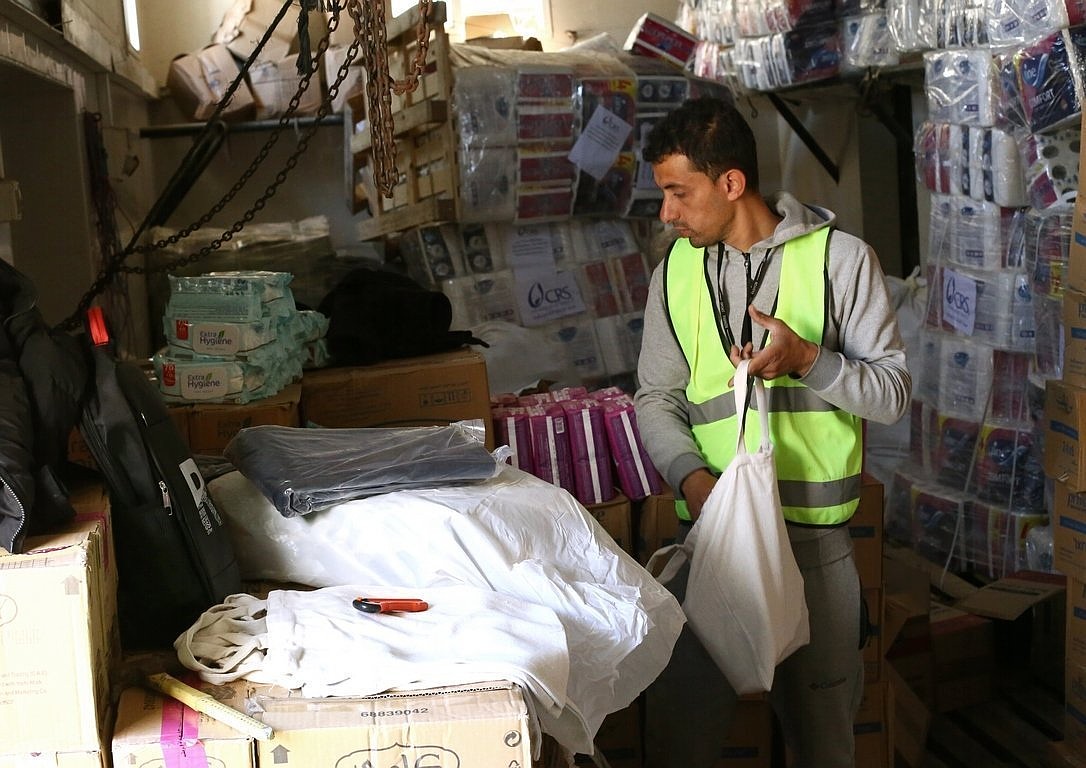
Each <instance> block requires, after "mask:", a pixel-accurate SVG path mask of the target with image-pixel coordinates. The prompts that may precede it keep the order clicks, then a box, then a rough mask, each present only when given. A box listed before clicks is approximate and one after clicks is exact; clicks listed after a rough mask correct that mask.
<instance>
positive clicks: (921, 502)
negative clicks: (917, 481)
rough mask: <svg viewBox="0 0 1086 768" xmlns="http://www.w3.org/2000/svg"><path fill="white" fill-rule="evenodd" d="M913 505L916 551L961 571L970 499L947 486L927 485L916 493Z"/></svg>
mask: <svg viewBox="0 0 1086 768" xmlns="http://www.w3.org/2000/svg"><path fill="white" fill-rule="evenodd" d="M912 501H913V506H912V524H913V533H914V536H915V541H914V545H913V548H914V549H915V550H916V552H917V553H918V554H920V555H923V556H924V557H925V558H927V559H928V560H930V561H932V562H934V563H937V564H939V565H943V566H945V567H947V568H949V569H950V570H954V571H958V570H962V568H963V567H964V566H965V563H964V561H963V558H962V550H963V549H964V540H965V531H964V524H965V520H964V517H965V513H966V507H967V505H968V503H969V497H968V496H967V495H966V494H964V493H961V492H958V491H955V490H954V489H953V488H949V487H946V486H942V485H939V486H934V485H925V486H921V487H919V488H915V489H914V495H913V500H912Z"/></svg>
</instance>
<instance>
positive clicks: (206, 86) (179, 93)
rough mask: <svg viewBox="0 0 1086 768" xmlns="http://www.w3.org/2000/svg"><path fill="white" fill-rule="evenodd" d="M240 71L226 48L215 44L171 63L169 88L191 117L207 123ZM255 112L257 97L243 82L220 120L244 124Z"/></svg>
mask: <svg viewBox="0 0 1086 768" xmlns="http://www.w3.org/2000/svg"><path fill="white" fill-rule="evenodd" d="M240 71H241V70H239V69H238V65H237V62H235V61H234V57H233V56H232V55H231V54H230V51H229V50H228V49H227V48H226V46H225V45H215V44H212V45H209V46H207V47H206V48H202V49H200V50H199V51H196V52H194V53H188V54H183V55H181V56H178V57H177V58H175V59H174V60H173V61H172V62H170V70H169V73H168V74H167V75H166V87H167V88H169V90H170V95H171V96H173V98H174V99H175V100H176V101H177V104H178V106H179V107H180V108H181V110H182V112H184V113H185V115H186V116H187V117H189V118H190V119H193V120H207V119H208V118H209V117H211V115H212V114H213V113H214V111H215V107H216V106H218V103H219V101H220V100H221V99H222V97H223V96H225V95H226V91H227V89H229V87H230V84H231V83H233V82H234V79H235V78H237V76H238V74H239V73H240ZM252 112H253V94H252V92H251V91H250V90H249V85H248V84H247V83H246V82H245V81H244V80H242V81H241V82H240V83H238V87H237V89H236V90H235V91H234V95H233V96H232V97H231V98H230V103H229V104H227V105H226V108H225V109H224V110H223V111H222V113H221V114H220V117H221V118H222V119H223V120H244V119H247V118H248V117H251V116H252Z"/></svg>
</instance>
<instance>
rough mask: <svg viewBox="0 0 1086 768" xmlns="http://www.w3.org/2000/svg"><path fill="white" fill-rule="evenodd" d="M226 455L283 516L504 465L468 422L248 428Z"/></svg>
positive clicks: (470, 478)
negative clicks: (328, 427) (358, 426)
mask: <svg viewBox="0 0 1086 768" xmlns="http://www.w3.org/2000/svg"><path fill="white" fill-rule="evenodd" d="M224 455H225V456H226V458H227V459H229V460H230V461H231V462H232V463H233V464H234V466H235V467H237V468H238V471H240V472H241V473H242V474H243V475H245V477H247V478H248V479H249V481H250V482H252V483H253V485H255V486H256V487H257V488H259V489H260V492H261V493H263V494H264V496H265V497H267V499H268V500H269V501H270V502H271V503H272V504H273V505H275V508H276V509H277V510H279V512H280V514H282V515H283V516H284V517H294V516H295V515H307V514H309V513H310V512H316V511H318V510H321V509H326V508H328V507H331V506H334V505H335V504H339V503H340V502H344V501H350V500H351V499H360V498H364V497H366V496H375V495H377V494H381V493H388V492H390V491H398V490H403V489H408V488H432V487H436V486H441V485H450V484H458V483H471V482H480V481H483V480H488V479H490V478H492V477H494V476H495V475H496V474H497V472H498V469H499V467H498V463H497V460H496V459H495V458H494V456H492V455H491V454H490V452H489V451H487V449H486V446H485V445H483V443H482V441H481V439H480V436H479V430H478V429H475V428H473V425H472V423H471V422H466V423H464V424H450V425H449V426H443V427H402V428H396V429H378V428H357V429H309V428H304V427H278V426H259V427H248V428H246V429H242V430H241V431H239V432H238V433H237V435H235V436H234V438H233V439H232V440H231V441H230V442H229V443H228V444H227V446H226V449H225V451H224Z"/></svg>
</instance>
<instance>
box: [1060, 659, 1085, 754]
mask: <svg viewBox="0 0 1086 768" xmlns="http://www.w3.org/2000/svg"><path fill="white" fill-rule="evenodd" d="M1063 702H1064V703H1063V738H1064V741H1066V742H1067V743H1068V744H1069V745H1072V746H1074V747H1075V748H1076V749H1077V750H1078V751H1079V752H1080V753H1082V752H1086V667H1080V666H1079V665H1078V664H1071V663H1068V664H1067V669H1066V670H1065V671H1064V688H1063Z"/></svg>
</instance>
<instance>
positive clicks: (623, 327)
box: [595, 312, 645, 376]
mask: <svg viewBox="0 0 1086 768" xmlns="http://www.w3.org/2000/svg"><path fill="white" fill-rule="evenodd" d="M595 326H596V337H597V338H598V339H599V343H600V352H601V354H602V356H603V367H604V370H606V371H607V375H608V376H618V375H620V374H623V373H628V372H630V371H634V370H637V357H638V355H639V354H640V352H641V337H642V335H643V333H644V328H645V315H644V313H643V312H630V313H627V314H623V315H611V316H610V317H601V318H597V319H596V320H595Z"/></svg>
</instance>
